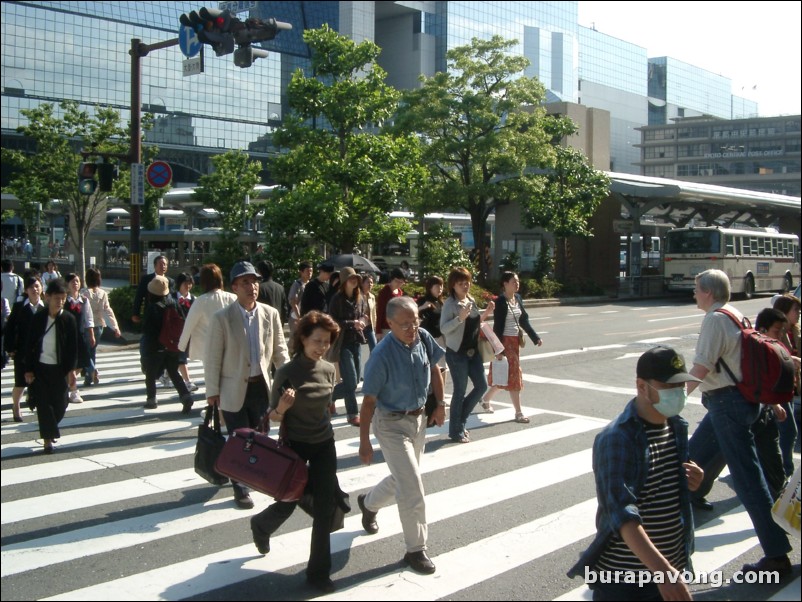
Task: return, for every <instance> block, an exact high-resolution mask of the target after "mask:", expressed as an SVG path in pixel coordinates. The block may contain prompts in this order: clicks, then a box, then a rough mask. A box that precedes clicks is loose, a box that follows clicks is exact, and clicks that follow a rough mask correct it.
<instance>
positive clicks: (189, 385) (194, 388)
mask: <svg viewBox="0 0 802 602" xmlns="http://www.w3.org/2000/svg"><path fill="white" fill-rule="evenodd" d="M184 384H185V385H186V386H187V390H188V391H197V390H198V385H196V384H195V383H193V382H192V381H191V380H185V381H184Z"/></svg>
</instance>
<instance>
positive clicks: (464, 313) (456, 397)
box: [440, 267, 495, 443]
mask: <svg viewBox="0 0 802 602" xmlns="http://www.w3.org/2000/svg"><path fill="white" fill-rule="evenodd" d="M472 279H473V277H472V276H471V273H470V272H469V271H468V270H466V269H465V268H462V267H459V268H454V269H453V270H451V273H450V274H449V275H448V283H447V288H448V298H447V299H446V300H445V303H443V309H442V313H441V314H440V331H441V332H442V333H443V336H444V337H445V339H446V364H447V365H448V369H449V371H450V372H451V380H452V382H453V387H454V389H453V393H452V395H451V410H450V414H449V420H448V436H449V437H450V438H451V440H452V441H455V442H458V443H469V442H470V440H471V439H470V433H469V432H468V431H467V430H466V429H465V424H466V423H467V422H468V416H470V415H471V412H472V411H473V408H474V407H476V404H477V403H479V400H480V399H481V398H482V395H484V392H485V391H487V378H486V377H485V369H484V364H483V363H482V355H481V354H480V353H479V325H480V324H481V322H483V321H484V320H486V319H487V317H488V316H489V315H490V314H491V313H492V312H493V309H494V307H495V305H494V303H493V301H492V300H491V301H489V302H488V304H487V307H486V308H485V310H484V311H483V312H481V313H480V312H479V307H478V306H477V305H476V301H474V299H473V297H471V296H470V294H469V291H470V289H471V280H472ZM468 379H470V380H471V383H472V384H473V389H472V390H471V392H470V393H468V394H467V395H466V394H465V392H466V390H467V389H468Z"/></svg>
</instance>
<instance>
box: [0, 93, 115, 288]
mask: <svg viewBox="0 0 802 602" xmlns="http://www.w3.org/2000/svg"><path fill="white" fill-rule="evenodd" d="M20 112H21V113H22V115H24V116H25V117H26V118H27V119H28V124H27V125H24V126H20V127H19V128H17V131H18V132H19V133H21V134H24V135H26V136H29V137H30V138H32V139H33V140H34V141H35V143H36V152H35V153H34V154H31V155H28V154H25V153H23V152H20V151H13V150H7V149H3V151H2V152H3V162H8V163H10V164H11V165H12V166H13V167H14V175H13V176H12V179H11V181H10V183H9V185H8V187H7V189H6V190H7V191H8V192H11V193H13V194H14V195H16V196H17V198H19V199H20V206H21V214H22V215H23V216H26V215H27V216H30V215H32V212H33V213H35V212H36V209H35V206H36V203H41V204H42V209H43V210H44V209H47V206H48V205H49V203H50V201H51V200H52V199H60V200H61V203H62V206H63V207H65V208H66V211H67V213H68V215H69V219H70V226H71V231H72V233H73V234H74V235H75V236H76V240H73V244H74V245H75V248H76V249H78V252H79V265H78V271H79V272H80V273H83V272H84V270H85V269H86V250H85V242H86V237H87V235H88V234H89V230H90V229H91V228H92V227H94V226H95V224H96V223H97V222H98V221H99V220H101V219H102V218H103V217H104V216H105V210H106V200H107V197H108V193H106V192H102V191H100V190H97V191H96V192H95V193H93V194H91V195H84V194H81V193H80V192H79V191H78V165H79V164H80V163H81V161H90V162H91V161H95V160H97V159H98V158H100V157H102V156H103V154H104V153H105V154H124V153H127V152H128V146H129V144H128V142H129V135H128V132H127V131H126V130H125V129H124V128H123V127H122V125H121V124H120V115H119V113H118V112H117V111H116V110H114V109H111V108H109V107H97V108H96V109H95V111H94V114H93V115H90V113H89V112H88V111H82V110H80V109H79V106H78V103H77V102H75V101H64V102H63V103H61V105H60V110H59V111H57V110H56V108H55V107H54V105H53V104H50V103H43V104H41V105H39V106H38V107H35V108H32V109H22V110H21V111H20ZM76 141H79V143H80V145H81V148H82V149H83V150H84V151H91V152H92V153H93V154H92V155H89V156H87V157H86V158H84V159H82V158H81V155H80V154H79V150H80V149H78V148H77V146H76Z"/></svg>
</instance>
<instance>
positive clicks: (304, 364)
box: [2, 255, 800, 600]
mask: <svg viewBox="0 0 802 602" xmlns="http://www.w3.org/2000/svg"><path fill="white" fill-rule="evenodd" d="M9 264H10V262H7V261H6V260H4V261H3V274H2V293H3V300H4V305H3V308H4V309H3V311H4V316H7V321H6V318H5V317H4V329H3V336H4V341H3V349H4V352H5V353H7V354H8V356H9V357H11V358H13V360H14V387H13V389H12V398H13V403H14V406H13V407H14V420H15V421H18V422H19V421H22V420H23V418H22V415H21V411H20V403H21V398H22V393H23V391H24V389H25V388H26V387H27V388H28V391H29V394H28V405H29V406H30V407H31V408H32V409H33V408H35V409H36V412H37V418H38V422H39V431H40V436H41V438H42V440H43V445H44V452H45V453H47V454H52V453H53V452H54V450H55V447H54V442H55V441H56V440H57V439H58V438H59V437H60V432H59V428H58V426H59V422H60V421H61V419H62V418H63V416H64V414H65V411H66V409H67V406H68V404H70V403H81V402H82V401H83V400H82V399H81V396H80V393H79V389H78V380H79V374H82V375H83V376H84V381H83V386H84V387H91V386H93V385H95V384H97V383H98V382H100V373H99V371H98V369H97V362H96V355H95V353H96V348H97V342H98V341H99V339H100V336H101V334H102V332H103V327H104V325H105V326H106V327H108V328H109V329H110V330H111V332H113V333H114V335H115V336H117V337H119V336H120V328H119V325H118V323H117V320H116V318H115V316H114V312H113V310H112V309H111V307H110V305H109V302H108V295H107V294H106V293H105V291H104V290H103V289H102V286H101V285H102V280H101V274H100V271H99V270H97V269H90V270H88V271H87V273H86V280H87V282H86V288H83V287H82V283H81V278H80V276H79V275H78V274H72V273H71V274H67V275H66V276H65V277H63V278H62V277H61V276H60V274H58V272H57V270H56V269H55V265H54V264H53V265H52V266H51V264H50V263H49V264H48V266H47V270H46V272H45V273H44V274H41V275H39V274H36V273H34V274H27V273H26V274H25V275H24V276H23V277H20V276H17V275H16V274H14V273H13V265H11V267H10V268H9ZM168 265H169V261H168V258H167V257H165V256H163V255H160V256H158V257H156V258H155V259H154V260H153V271H152V272H151V273H149V274H147V275H146V276H144V277H143V278H142V279H141V282H140V283H139V285H138V287H137V290H136V296H135V298H134V301H133V308H132V321H134V322H137V323H142V338H141V340H140V354H141V355H140V357H141V367H142V372H143V374H144V376H145V390H146V402H145V405H144V407H145V409H148V410H150V409H154V408H157V407H158V401H157V388H158V387H159V386H161V387H162V388H165V387H167V386H170V385H172V387H173V388H174V389H175V390H176V392H177V393H178V400H179V403H180V405H181V410H180V411H181V412H182V413H184V414H189V413H190V411H191V408H192V406H193V403H194V399H193V392H194V391H195V390H197V389H198V386H197V385H196V384H195V383H193V382H192V380H191V379H190V377H189V373H188V371H187V362H188V360H190V359H192V360H198V361H200V362H202V364H203V374H204V386H205V394H204V397H205V400H206V403H207V405H208V406H217V407H218V408H219V410H220V413H221V414H222V419H223V423H224V424H225V426H226V428H227V430H228V432H229V434H231V433H232V432H233V431H234V430H236V429H239V428H251V429H259V428H261V427H262V426H263V424H264V421H265V420H269V421H271V422H273V423H275V424H277V425H280V426H281V430H282V434H283V439H284V441H285V442H286V444H287V445H288V446H289V447H291V448H292V449H293V450H294V451H295V452H296V453H297V454H298V455H299V456H300V457H301V458H302V459H303V460H305V461H306V462H308V469H309V489H310V490H311V493H312V496H313V500H314V503H313V506H312V508H313V510H312V514H313V526H312V532H311V544H310V554H309V561H308V566H307V572H306V577H307V581H308V582H309V584H310V585H312V586H313V587H315V588H317V589H319V590H321V591H323V592H332V591H334V589H335V586H334V583H333V582H332V581H331V578H330V573H331V546H330V530H331V524H332V516H333V514H334V512H335V507H336V505H337V503H338V500H340V499H342V495H343V492H342V491H341V490H340V487H339V482H338V479H337V455H336V450H335V445H334V432H333V429H332V424H331V421H332V417H333V416H334V415H335V414H336V404H335V402H336V401H337V400H339V399H343V400H344V403H345V412H346V415H347V423H348V424H350V425H352V426H355V427H358V428H359V458H360V461H361V462H362V463H364V464H370V463H371V462H372V461H373V459H374V444H373V443H372V441H371V433H372V434H373V435H374V436H375V439H376V441H377V442H378V445H379V447H380V448H381V452H382V457H383V459H384V461H385V462H386V464H387V466H388V468H389V473H390V474H389V475H388V476H387V477H385V478H384V479H382V480H381V481H380V482H378V483H376V484H375V485H373V486H372V487H371V488H370V489H369V490H368V491H367V492H366V493H363V494H361V495H359V496H358V497H357V504H358V507H359V510H360V512H361V515H362V526H363V528H364V529H365V531H366V532H367V533H369V534H375V533H378V531H379V520H378V516H379V512H380V510H381V509H382V508H384V507H387V506H390V505H392V504H396V505H397V507H398V513H399V517H400V520H401V525H402V530H403V537H404V545H405V549H406V552H405V555H404V557H403V560H404V562H405V563H406V564H407V565H409V566H410V567H411V568H412V569H413V570H415V571H417V572H419V573H422V574H431V573H434V572H435V571H436V568H435V565H434V562H433V561H432V559H431V558H430V557H429V555H428V549H429V548H428V526H427V521H426V502H425V492H424V487H423V480H422V478H421V468H420V464H421V459H422V455H423V450H424V442H425V433H426V427H427V426H431V425H435V424H436V425H439V426H442V425H443V424H445V422H446V419H448V437H449V439H450V440H451V441H453V442H455V443H460V444H467V443H471V441H472V439H471V434H470V431H469V430H468V429H467V422H468V417H469V416H470V414H471V413H472V412H473V411H474V410H475V409H476V407H477V406H478V405H479V404H480V403H481V405H482V410H483V411H484V412H493V411H494V408H493V401H494V400H493V398H494V396H495V395H496V394H497V393H498V392H499V391H501V390H504V391H508V392H509V394H510V400H511V402H512V405H513V407H514V411H515V413H514V422H515V423H517V424H521V425H525V424H528V423H529V417H528V416H527V415H526V413H525V411H524V408H523V407H522V405H521V390H522V389H523V377H522V370H521V364H520V353H521V348H522V347H524V346H525V344H526V341H527V339H528V340H529V341H531V343H532V344H533V345H535V346H541V345H543V339H542V338H541V337H540V336H539V335H538V334H537V332H536V331H535V330H534V329H533V327H532V325H531V323H530V319H529V316H528V313H527V311H526V309H525V308H524V303H523V299H522V297H521V295H520V293H519V288H520V280H519V277H518V275H517V274H516V273H514V272H504V273H503V274H502V276H501V291H500V292H499V295H498V296H497V297H495V298H489V299H488V301H487V304H486V305H485V306H484V307H483V308H480V307H479V305H478V304H477V302H476V300H475V299H474V298H473V296H472V295H471V294H470V288H471V284H472V280H473V278H472V274H471V272H470V271H468V270H467V269H465V268H463V267H455V268H453V269H452V270H451V271H450V273H449V274H447V275H445V278H443V277H440V276H433V277H431V278H429V279H428V280H427V281H426V283H425V290H424V294H423V295H422V296H421V297H420V298H419V299H413V298H412V297H410V296H408V295H406V294H405V293H404V290H403V287H404V286H405V284H406V282H407V278H408V275H407V273H406V272H404V271H403V270H402V269H400V268H397V269H393V270H391V271H390V273H389V279H388V282H387V284H386V285H385V286H384V287H383V288H382V289H381V291H380V292H379V293H378V294H377V295H374V294H373V291H372V289H373V283H374V279H373V276H372V275H370V274H360V273H358V272H357V271H356V270H354V269H353V268H351V267H343V268H341V269H340V270H339V272H338V271H337V270H336V268H335V266H333V265H332V264H330V263H327V262H325V261H324V262H323V263H320V264H319V265H317V266H316V272H317V275H316V276H314V277H313V265H312V264H311V263H310V262H302V263H300V264H299V266H298V278H297V279H296V280H294V281H293V283H292V284H291V286H290V288H289V293H288V294H285V291H284V288H283V287H282V286H281V285H280V284H278V283H276V282H275V281H274V280H273V279H272V275H273V271H274V270H273V265H272V264H271V263H270V262H260V263H259V264H258V265H257V266H254V265H252V264H251V263H249V262H247V261H240V262H238V263H236V264H235V265H234V266H233V268H232V269H231V272H230V274H229V283H230V288H231V292H227V291H225V290H224V282H223V274H222V271H221V270H220V268H219V267H218V266H217V265H215V264H206V265H204V266H202V267H201V268H200V270H199V273H198V274H197V277H194V276H193V274H190V273H180V274H178V275H177V277H176V279H175V280H173V279H172V278H170V277H168V276H167V268H168ZM196 285H199V287H200V288H201V289H203V293H202V294H200V295H198V296H195V295H194V294H193V292H192V290H193V286H196ZM196 290H197V289H196ZM694 296H695V299H696V303H697V306H698V308H699V309H700V310H702V311H703V312H705V317H704V320H703V322H702V326H701V332H700V335H699V340H698V342H697V346H696V350H695V354H694V357H693V361H692V362H691V364H690V366H691V367H690V368H688V367H687V366H686V363H685V360H684V358H683V357H682V356H681V355H679V354H678V353H677V352H676V351H674V350H673V349H671V348H669V347H664V346H658V347H655V348H653V349H650V350H648V351H646V352H645V353H644V354H642V355H641V357H640V358H639V360H638V362H637V368H636V375H635V376H636V378H635V388H636V396H635V397H634V398H633V399H632V400H631V401H630V402H629V404H628V405H627V406H626V408H625V409H624V411H623V412H622V413H621V415H620V416H619V417H618V418H616V419H615V420H613V421H612V422H611V423H610V424H609V425H608V426H607V427H606V428H605V429H603V430H602V431H601V432H600V433H599V434H598V435H597V437H596V439H595V441H594V445H593V471H594V475H595V477H596V487H597V496H598V502H599V511H598V514H597V521H596V522H597V528H598V531H597V535H596V537H595V539H594V540H593V541H592V543H591V544H590V547H589V548H588V549H587V551H586V552H585V553H584V554H582V556H581V558H580V559H579V561H578V562H577V563H576V564H575V565H574V566H573V567H571V569H570V570H569V571H568V575H569V576H576V575H583V574H584V575H586V576H587V575H588V574H589V571H590V572H597V573H598V572H608V573H615V574H618V573H621V574H626V573H630V574H635V573H638V572H640V571H650V572H652V573H655V574H663V575H670V574H678V573H680V572H682V571H686V570H689V569H690V568H691V555H692V552H693V547H694V533H693V532H694V528H693V512H694V510H696V511H701V512H705V511H709V510H711V509H712V508H713V506H712V504H711V503H710V502H709V501H708V500H707V499H706V497H705V496H706V495H707V494H708V493H709V492H710V490H711V488H712V487H713V486H714V483H715V478H716V477H717V476H718V474H719V473H720V472H721V470H723V468H724V467H725V466H728V467H729V471H730V475H731V476H732V478H733V482H734V487H735V491H736V493H737V495H738V498H739V499H740V501H741V503H743V505H744V507H745V508H746V510H747V512H748V514H749V517H750V519H751V520H752V523H753V526H754V528H755V532H756V534H757V537H758V540H759V542H760V545H761V546H762V549H763V552H764V556H763V558H762V559H761V560H760V561H759V562H757V563H755V564H747V565H745V566H744V567H743V570H744V571H745V572H758V571H766V570H768V571H777V572H778V573H779V574H780V575H781V576H785V575H788V574H789V573H790V572H791V570H792V567H791V564H790V560H789V557H788V553H789V551H790V550H791V544H790V542H789V539H788V536H787V534H786V533H785V532H784V531H783V530H782V529H781V528H780V527H779V526H778V525H777V524H776V523H775V522H774V521H773V520H772V515H771V509H772V505H773V503H774V501H775V500H776V499H777V498H778V496H779V495H780V494H781V492H782V490H783V487H784V485H785V484H786V483H787V481H788V480H789V479H790V478H791V476H792V475H793V473H794V465H793V456H792V453H793V449H794V442H795V439H796V436H797V431H796V423H795V420H794V417H793V412H792V408H791V407H790V405H789V404H788V403H782V404H772V405H765V404H760V403H751V402H749V401H747V400H746V399H745V398H744V396H743V394H742V393H741V391H740V389H739V387H738V384H739V382H740V381H741V379H742V378H743V375H742V373H741V370H740V357H741V351H742V350H741V338H740V337H739V335H738V333H739V327H738V325H737V324H736V323H734V322H733V321H731V320H730V317H729V316H728V315H727V313H730V314H732V315H733V316H734V317H733V318H732V319H733V320H736V321H737V320H743V316H742V315H741V314H740V313H739V312H738V311H737V310H736V309H735V308H734V307H733V306H732V305H730V304H729V297H730V288H729V280H728V278H727V276H726V274H724V272H721V271H719V270H707V271H705V272H703V273H701V274H699V275H698V276H697V278H696V288H695V290H694ZM720 310H723V311H720ZM725 312H726V313H725ZM799 313H800V301H799V299H798V298H797V297H795V296H794V295H791V294H785V295H778V296H777V297H776V299H775V300H774V302H773V307H772V308H767V309H765V310H764V311H762V312H760V314H759V315H758V316H757V319H756V327H757V329H758V330H760V331H761V332H764V333H765V334H766V335H767V336H769V337H771V338H773V339H776V340H778V341H779V342H780V344H782V345H784V346H785V347H786V348H787V351H788V353H789V354H790V355H792V356H793V357H794V366H795V368H794V369H795V382H794V387H795V391H796V394H797V395H798V394H799V357H800V331H799V325H798V324H799ZM491 319H492V322H493V326H492V331H491V332H488V329H489V326H488V327H487V328H483V326H484V323H485V322H486V321H489V320H491ZM285 325H287V326H288V330H289V339H286V338H285V335H284V326H285ZM487 338H493V339H497V343H498V346H497V347H495V348H494V352H493V354H492V355H493V356H494V357H495V359H496V360H499V361H498V362H493V363H492V364H491V369H490V371H489V372H486V369H485V362H486V356H484V355H483V353H482V348H483V345H484V341H485V339H487ZM363 345H367V346H368V350H369V359H368V361H367V363H366V364H365V369H364V373H363V371H362V365H363V362H362V352H363ZM502 359H503V360H504V361H503V362H501V361H500V360H502ZM722 364H726V366H729V368H730V369H727V370H722V369H721V366H722ZM446 378H449V379H450V380H451V386H452V395H451V398H450V404H448V406H447V404H446V399H445V383H446ZM360 382H361V383H362V385H361V393H362V403H361V406H360V404H359V402H358V399H357V390H358V388H359V386H360ZM469 383H470V390H469ZM697 387H698V388H699V389H700V390H701V391H702V402H703V405H704V407H705V408H706V410H707V413H706V415H705V417H704V419H703V420H702V422H701V423H700V425H699V426H698V428H697V429H696V431H695V432H694V434H693V436H691V437H690V439H689V437H688V423H687V421H685V420H684V419H683V418H682V416H681V412H682V410H683V408H684V406H685V402H686V399H687V395H688V394H689V393H690V392H691V391H693V390H694V389H695V388H697ZM446 410H448V416H446V414H447V412H446ZM232 491H233V498H234V503H235V505H236V506H237V507H238V508H241V509H245V510H248V509H252V508H254V502H253V499H252V498H251V496H250V491H249V488H248V486H247V485H246V484H245V483H239V482H232ZM296 505H297V502H293V501H277V502H275V503H273V504H271V505H270V506H268V507H267V508H265V509H263V510H261V511H260V512H259V513H257V514H255V515H254V516H253V517H252V518H251V521H250V528H251V535H252V537H253V541H254V544H255V546H256V548H257V550H258V551H259V552H260V553H261V554H267V553H269V552H270V537H271V536H272V534H273V533H274V532H275V531H276V530H277V529H279V528H280V527H281V525H282V524H283V523H284V522H285V521H286V520H287V519H288V518H289V517H290V515H291V514H292V513H293V511H294V509H295V507H296ZM590 586H591V589H593V596H594V599H596V600H640V599H644V600H647V599H649V600H650V599H655V600H659V599H672V600H682V599H691V595H690V592H689V590H688V587H687V584H685V583H683V582H682V581H681V580H673V579H666V580H665V581H664V582H662V583H660V582H659V580H656V581H655V582H654V583H650V584H648V585H643V584H637V583H636V584H634V585H633V584H632V583H630V582H625V581H624V580H623V579H622V580H621V582H618V581H617V580H616V581H615V582H612V583H611V582H610V581H609V580H607V581H605V580H601V579H599V580H595V581H594V582H593V583H592V584H591V585H590Z"/></svg>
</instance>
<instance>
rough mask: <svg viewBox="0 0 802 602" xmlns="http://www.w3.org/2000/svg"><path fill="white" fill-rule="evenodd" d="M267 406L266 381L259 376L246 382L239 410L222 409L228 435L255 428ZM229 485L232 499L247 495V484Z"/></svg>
mask: <svg viewBox="0 0 802 602" xmlns="http://www.w3.org/2000/svg"><path fill="white" fill-rule="evenodd" d="M267 406H268V399H267V383H266V382H265V380H264V379H263V378H260V379H259V380H258V381H257V382H253V383H248V388H247V389H246V390H245V401H244V402H243V404H242V407H241V408H240V409H239V411H238V412H226V411H223V419H224V420H225V421H226V430H227V431H228V434H229V435H230V434H231V433H233V432H234V431H235V430H237V429H243V428H251V429H255V428H256V427H257V426H258V425H259V421H260V420H262V417H263V416H264V415H265V413H266V412H267ZM231 485H232V487H233V488H234V499H237V500H238V499H241V498H243V497H245V496H246V495H248V493H249V491H250V490H249V489H248V487H247V486H245V485H243V484H241V483H238V482H237V481H231Z"/></svg>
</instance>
